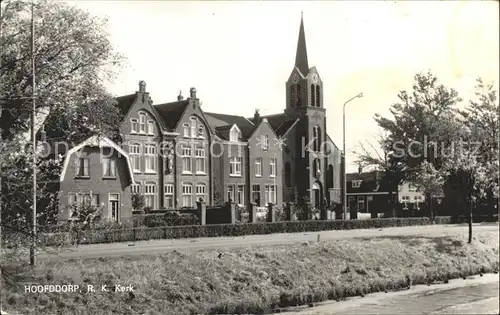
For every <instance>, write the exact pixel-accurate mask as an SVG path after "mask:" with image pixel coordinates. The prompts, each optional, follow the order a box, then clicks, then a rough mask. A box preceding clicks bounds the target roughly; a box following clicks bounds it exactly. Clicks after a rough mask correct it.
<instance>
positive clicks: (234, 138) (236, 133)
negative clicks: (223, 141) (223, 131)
mask: <svg viewBox="0 0 500 315" xmlns="http://www.w3.org/2000/svg"><path fill="white" fill-rule="evenodd" d="M239 138H240V130H239V129H238V127H237V126H236V125H234V126H233V128H231V132H230V133H229V141H231V142H238V140H239Z"/></svg>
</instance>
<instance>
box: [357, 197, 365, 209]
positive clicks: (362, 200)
mask: <svg viewBox="0 0 500 315" xmlns="http://www.w3.org/2000/svg"><path fill="white" fill-rule="evenodd" d="M364 209H365V197H363V196H358V210H364Z"/></svg>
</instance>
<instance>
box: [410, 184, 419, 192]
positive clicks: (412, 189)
mask: <svg viewBox="0 0 500 315" xmlns="http://www.w3.org/2000/svg"><path fill="white" fill-rule="evenodd" d="M408 190H409V191H412V192H413V191H417V187H415V185H413V184H412V183H408Z"/></svg>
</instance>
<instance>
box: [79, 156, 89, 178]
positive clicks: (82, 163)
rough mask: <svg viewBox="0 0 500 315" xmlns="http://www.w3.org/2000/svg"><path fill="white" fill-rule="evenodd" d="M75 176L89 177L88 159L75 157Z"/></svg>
mask: <svg viewBox="0 0 500 315" xmlns="http://www.w3.org/2000/svg"><path fill="white" fill-rule="evenodd" d="M76 176H77V177H89V176H90V173H89V159H87V158H77V159H76Z"/></svg>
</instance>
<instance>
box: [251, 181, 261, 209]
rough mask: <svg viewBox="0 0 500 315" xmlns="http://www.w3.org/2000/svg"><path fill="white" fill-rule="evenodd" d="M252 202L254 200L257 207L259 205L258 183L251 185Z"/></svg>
mask: <svg viewBox="0 0 500 315" xmlns="http://www.w3.org/2000/svg"><path fill="white" fill-rule="evenodd" d="M252 202H255V203H256V204H257V207H260V185H252Z"/></svg>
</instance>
